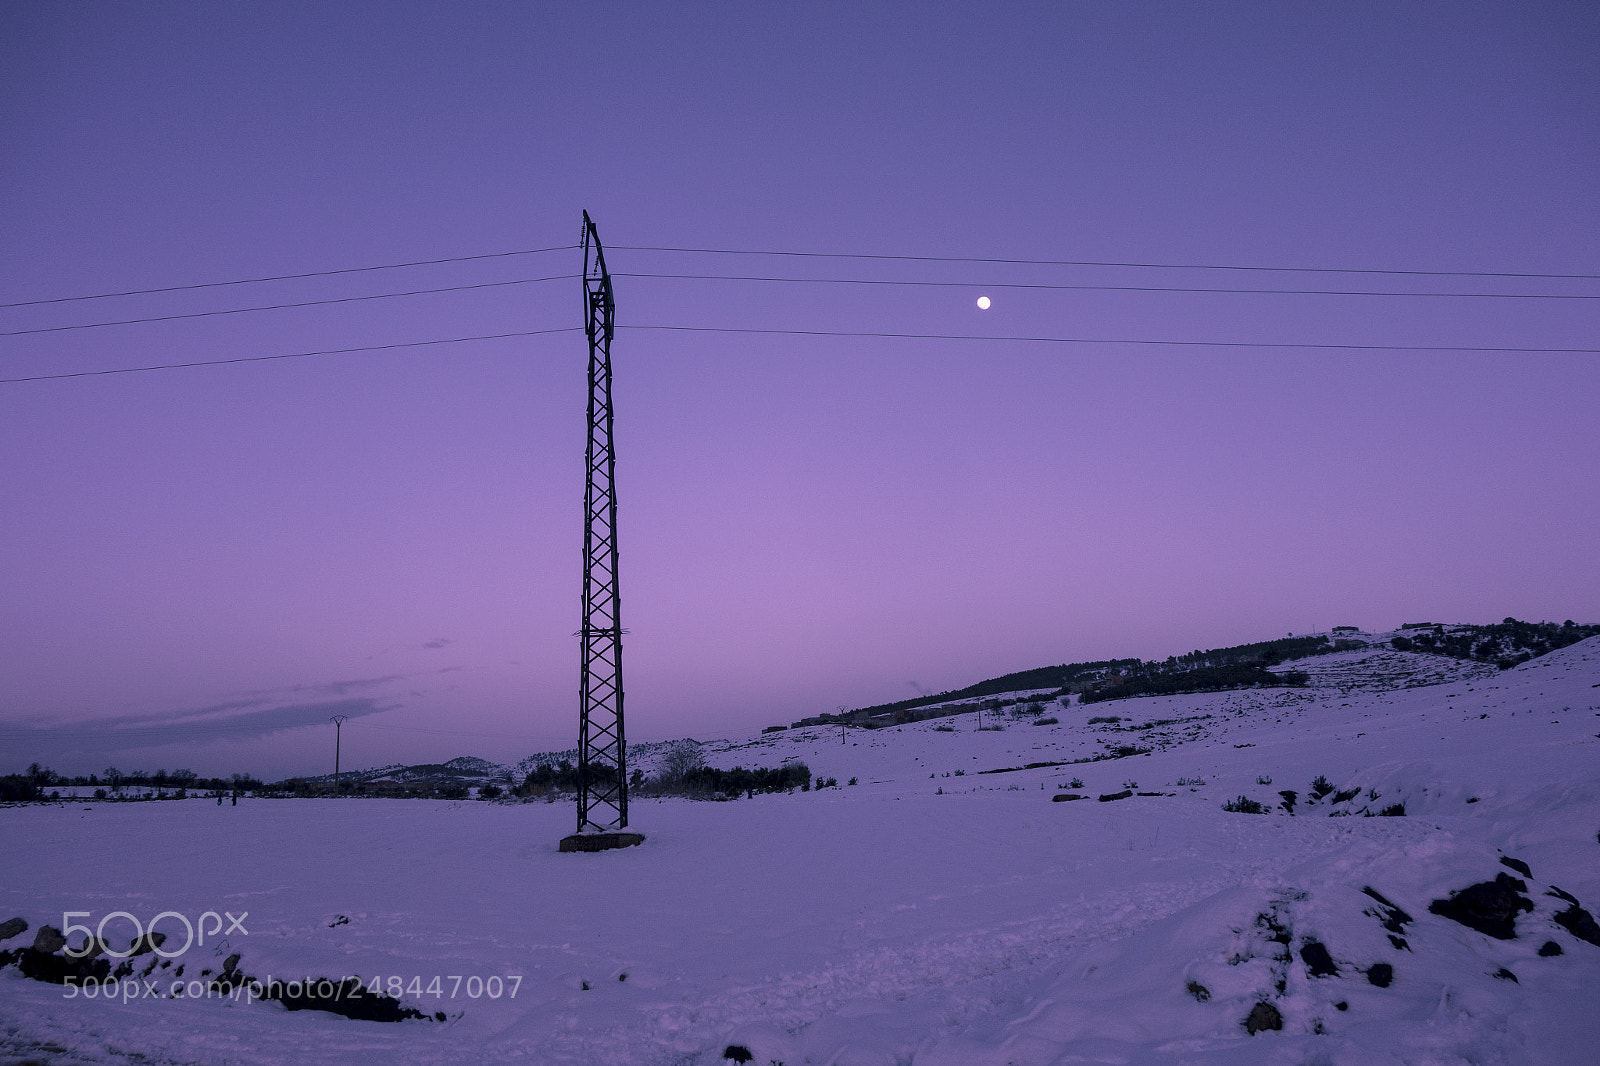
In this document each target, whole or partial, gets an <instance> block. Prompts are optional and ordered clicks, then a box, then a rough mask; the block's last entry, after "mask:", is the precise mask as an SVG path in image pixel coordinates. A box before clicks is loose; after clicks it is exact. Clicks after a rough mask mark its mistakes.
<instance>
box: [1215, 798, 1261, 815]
mask: <svg viewBox="0 0 1600 1066" xmlns="http://www.w3.org/2000/svg"><path fill="white" fill-rule="evenodd" d="M1222 809H1223V810H1225V811H1229V812H1231V813H1233V814H1266V813H1267V809H1266V808H1265V807H1263V806H1262V805H1261V804H1259V803H1257V802H1256V801H1255V800H1253V799H1251V798H1250V797H1249V796H1240V797H1239V798H1238V799H1232V800H1229V801H1228V802H1227V803H1224V804H1223V805H1222Z"/></svg>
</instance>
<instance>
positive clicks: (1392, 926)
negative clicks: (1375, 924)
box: [1361, 885, 1411, 947]
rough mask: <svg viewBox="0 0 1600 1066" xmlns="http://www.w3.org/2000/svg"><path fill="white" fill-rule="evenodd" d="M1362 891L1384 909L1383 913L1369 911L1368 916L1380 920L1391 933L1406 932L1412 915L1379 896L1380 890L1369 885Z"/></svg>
mask: <svg viewBox="0 0 1600 1066" xmlns="http://www.w3.org/2000/svg"><path fill="white" fill-rule="evenodd" d="M1361 891H1362V892H1365V893H1366V894H1367V895H1369V896H1371V897H1372V898H1373V899H1375V900H1377V902H1378V905H1379V906H1380V907H1382V908H1383V910H1381V911H1367V912H1366V913H1367V914H1370V915H1371V916H1372V917H1374V918H1376V919H1378V921H1379V922H1380V923H1381V924H1382V925H1383V927H1384V928H1385V929H1387V930H1389V932H1391V933H1403V932H1405V931H1406V923H1407V922H1409V921H1411V915H1409V914H1407V913H1406V912H1405V911H1403V910H1401V909H1400V908H1399V907H1396V906H1395V905H1394V904H1393V903H1390V902H1389V901H1388V900H1387V899H1384V898H1383V896H1382V895H1380V894H1379V892H1378V890H1377V889H1375V888H1373V887H1372V886H1371V885H1368V886H1367V887H1365V888H1363V889H1362V890H1361ZM1389 939H1391V940H1393V939H1394V938H1393V937H1390V938H1389ZM1395 946H1396V947H1399V946H1400V945H1398V944H1397V945H1395Z"/></svg>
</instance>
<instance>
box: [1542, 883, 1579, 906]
mask: <svg viewBox="0 0 1600 1066" xmlns="http://www.w3.org/2000/svg"><path fill="white" fill-rule="evenodd" d="M1545 895H1547V896H1554V897H1555V898H1556V899H1564V900H1566V901H1567V902H1568V903H1570V904H1572V905H1573V906H1577V905H1578V897H1577V896H1574V895H1573V894H1572V893H1571V892H1563V891H1562V890H1561V889H1559V888H1557V887H1556V886H1555V885H1551V886H1550V891H1548V892H1546V893H1545Z"/></svg>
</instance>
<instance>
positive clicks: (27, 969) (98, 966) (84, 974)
mask: <svg viewBox="0 0 1600 1066" xmlns="http://www.w3.org/2000/svg"><path fill="white" fill-rule="evenodd" d="M17 955H18V958H17V969H19V970H21V971H22V974H23V976H24V977H31V978H33V979H34V980H35V981H45V982H48V983H49V984H53V985H64V984H66V983H67V978H68V977H76V978H77V979H78V980H79V981H80V982H82V981H84V980H86V979H87V978H90V977H93V978H96V979H97V980H100V981H104V980H105V979H106V978H107V977H108V976H110V974H111V962H110V960H109V959H69V958H67V957H65V956H63V955H53V954H51V953H49V952H46V951H38V950H35V949H34V948H24V949H23V950H22V951H20V952H18V953H17Z"/></svg>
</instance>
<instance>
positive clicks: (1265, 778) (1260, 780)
mask: <svg viewBox="0 0 1600 1066" xmlns="http://www.w3.org/2000/svg"><path fill="white" fill-rule="evenodd" d="M1256 784H1258V785H1270V784H1272V775H1271V774H1260V775H1258V776H1257V777H1256Z"/></svg>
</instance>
